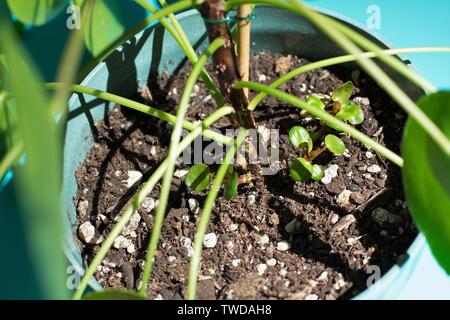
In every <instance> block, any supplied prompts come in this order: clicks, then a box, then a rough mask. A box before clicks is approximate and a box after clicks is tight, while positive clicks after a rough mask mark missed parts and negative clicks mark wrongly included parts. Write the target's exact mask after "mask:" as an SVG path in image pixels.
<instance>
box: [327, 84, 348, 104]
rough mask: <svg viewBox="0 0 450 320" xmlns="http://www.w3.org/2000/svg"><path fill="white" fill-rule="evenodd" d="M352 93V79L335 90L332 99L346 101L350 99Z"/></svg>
mask: <svg viewBox="0 0 450 320" xmlns="http://www.w3.org/2000/svg"><path fill="white" fill-rule="evenodd" d="M352 93H353V83H352V82H351V81H347V82H346V83H344V84H342V85H340V86H339V87H337V88H336V89H335V90H334V91H333V93H332V94H331V99H333V101H339V102H344V101H347V100H348V99H350V97H351V96H352Z"/></svg>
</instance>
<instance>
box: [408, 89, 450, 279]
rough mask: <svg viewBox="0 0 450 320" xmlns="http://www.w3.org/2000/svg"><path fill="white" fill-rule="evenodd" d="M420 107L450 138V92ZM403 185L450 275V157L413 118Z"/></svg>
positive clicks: (426, 99) (434, 96)
mask: <svg viewBox="0 0 450 320" xmlns="http://www.w3.org/2000/svg"><path fill="white" fill-rule="evenodd" d="M418 105H419V107H420V108H421V109H422V110H423V111H424V112H425V113H426V114H427V116H428V117H430V119H431V120H433V121H434V122H435V123H436V125H437V126H438V127H439V128H440V129H441V130H442V131H443V132H444V134H445V135H446V136H447V137H450V113H449V110H450V92H439V93H435V94H431V95H429V96H425V97H423V98H422V99H420V100H419V102H418ZM402 156H403V159H404V166H403V182H404V188H405V195H406V200H407V201H408V206H409V208H410V211H411V214H412V216H413V218H414V222H415V223H416V225H417V226H418V227H419V229H420V231H422V232H423V234H424V235H425V237H426V239H427V241H428V243H429V244H430V247H431V251H432V252H433V255H434V256H435V258H436V260H437V261H438V262H439V263H440V265H441V266H442V267H443V268H444V269H445V271H446V272H447V274H450V255H449V252H450V211H449V208H450V157H448V156H447V155H446V154H445V153H444V152H443V151H442V150H441V148H439V147H438V146H437V145H436V143H435V142H434V140H433V139H431V138H430V137H429V136H428V135H427V134H426V132H425V131H424V130H423V129H422V127H421V126H420V125H419V124H418V123H417V122H416V121H415V120H413V119H411V118H409V119H408V122H407V124H406V127H405V130H404V134H403V145H402Z"/></svg>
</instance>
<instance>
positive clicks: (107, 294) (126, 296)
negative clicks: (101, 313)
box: [82, 290, 147, 300]
mask: <svg viewBox="0 0 450 320" xmlns="http://www.w3.org/2000/svg"><path fill="white" fill-rule="evenodd" d="M82 300H147V299H145V298H144V297H143V296H141V295H139V294H137V293H135V292H132V291H126V290H105V291H100V292H89V293H87V294H85V295H84V296H83V298H82Z"/></svg>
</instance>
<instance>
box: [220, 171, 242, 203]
mask: <svg viewBox="0 0 450 320" xmlns="http://www.w3.org/2000/svg"><path fill="white" fill-rule="evenodd" d="M230 168H233V167H232V166H230ZM238 183H239V174H238V173H237V171H232V173H231V177H230V179H229V180H228V183H227V184H225V188H224V190H223V195H224V197H225V199H227V200H230V199H231V198H234V197H235V196H236V195H237V193H238Z"/></svg>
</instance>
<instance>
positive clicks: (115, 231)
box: [73, 107, 233, 300]
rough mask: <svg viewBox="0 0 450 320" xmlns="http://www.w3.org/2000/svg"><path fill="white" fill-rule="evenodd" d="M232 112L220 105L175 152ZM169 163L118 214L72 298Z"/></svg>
mask: <svg viewBox="0 0 450 320" xmlns="http://www.w3.org/2000/svg"><path fill="white" fill-rule="evenodd" d="M232 112H233V108H231V107H222V108H220V109H218V110H216V111H215V112H213V113H212V114H211V115H210V116H209V117H207V118H206V119H205V120H204V121H203V123H202V125H200V126H198V127H196V128H195V129H194V130H193V131H192V132H190V133H189V134H188V135H187V136H186V137H185V138H184V139H183V140H182V141H181V142H180V145H179V146H178V149H177V154H178V155H180V154H181V153H182V152H183V151H184V149H186V148H187V147H188V146H189V145H190V144H191V143H192V142H193V141H194V140H195V139H196V138H197V137H198V136H200V135H201V134H202V132H204V131H205V128H207V127H209V126H211V125H212V124H213V123H214V122H216V121H217V120H219V119H220V118H222V117H223V116H225V115H228V114H230V113H232ZM168 164H169V161H168V159H165V160H164V161H163V162H162V163H161V164H160V165H159V166H158V168H157V169H156V170H155V171H154V172H153V174H152V175H151V177H150V178H149V179H148V180H147V182H146V183H145V184H144V185H143V187H142V188H141V190H139V192H138V193H137V194H136V195H135V196H134V198H133V200H132V201H131V205H130V206H129V207H127V208H126V210H125V212H123V213H122V214H119V216H120V219H119V221H118V222H117V224H116V225H115V226H114V228H113V229H112V230H111V232H110V233H109V234H108V236H107V237H106V239H105V241H103V243H102V245H101V247H100V249H99V250H98V252H97V253H96V255H95V257H94V259H92V261H91V263H90V265H89V267H88V268H87V270H86V272H85V273H84V275H83V278H82V279H81V282H80V285H79V286H78V288H77V290H76V291H75V294H74V296H73V299H75V300H78V299H80V298H81V296H82V294H83V292H84V290H85V289H86V287H87V285H88V282H89V279H90V278H91V277H92V275H93V274H94V273H95V270H96V269H97V266H98V265H100V263H101V262H102V261H103V259H104V257H105V256H106V254H107V253H108V251H109V249H110V248H111V246H112V245H113V243H114V240H115V239H116V238H117V237H118V236H119V235H120V233H121V232H122V230H123V228H124V227H125V225H126V224H127V223H128V221H129V220H130V218H131V216H132V215H133V213H134V212H136V210H137V209H139V207H140V205H141V203H142V202H143V201H144V199H145V198H146V197H147V195H148V194H150V193H151V192H152V190H153V188H154V187H155V186H156V184H157V183H158V182H159V180H160V179H161V178H162V176H163V174H164V172H165V171H166V169H167V166H168Z"/></svg>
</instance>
